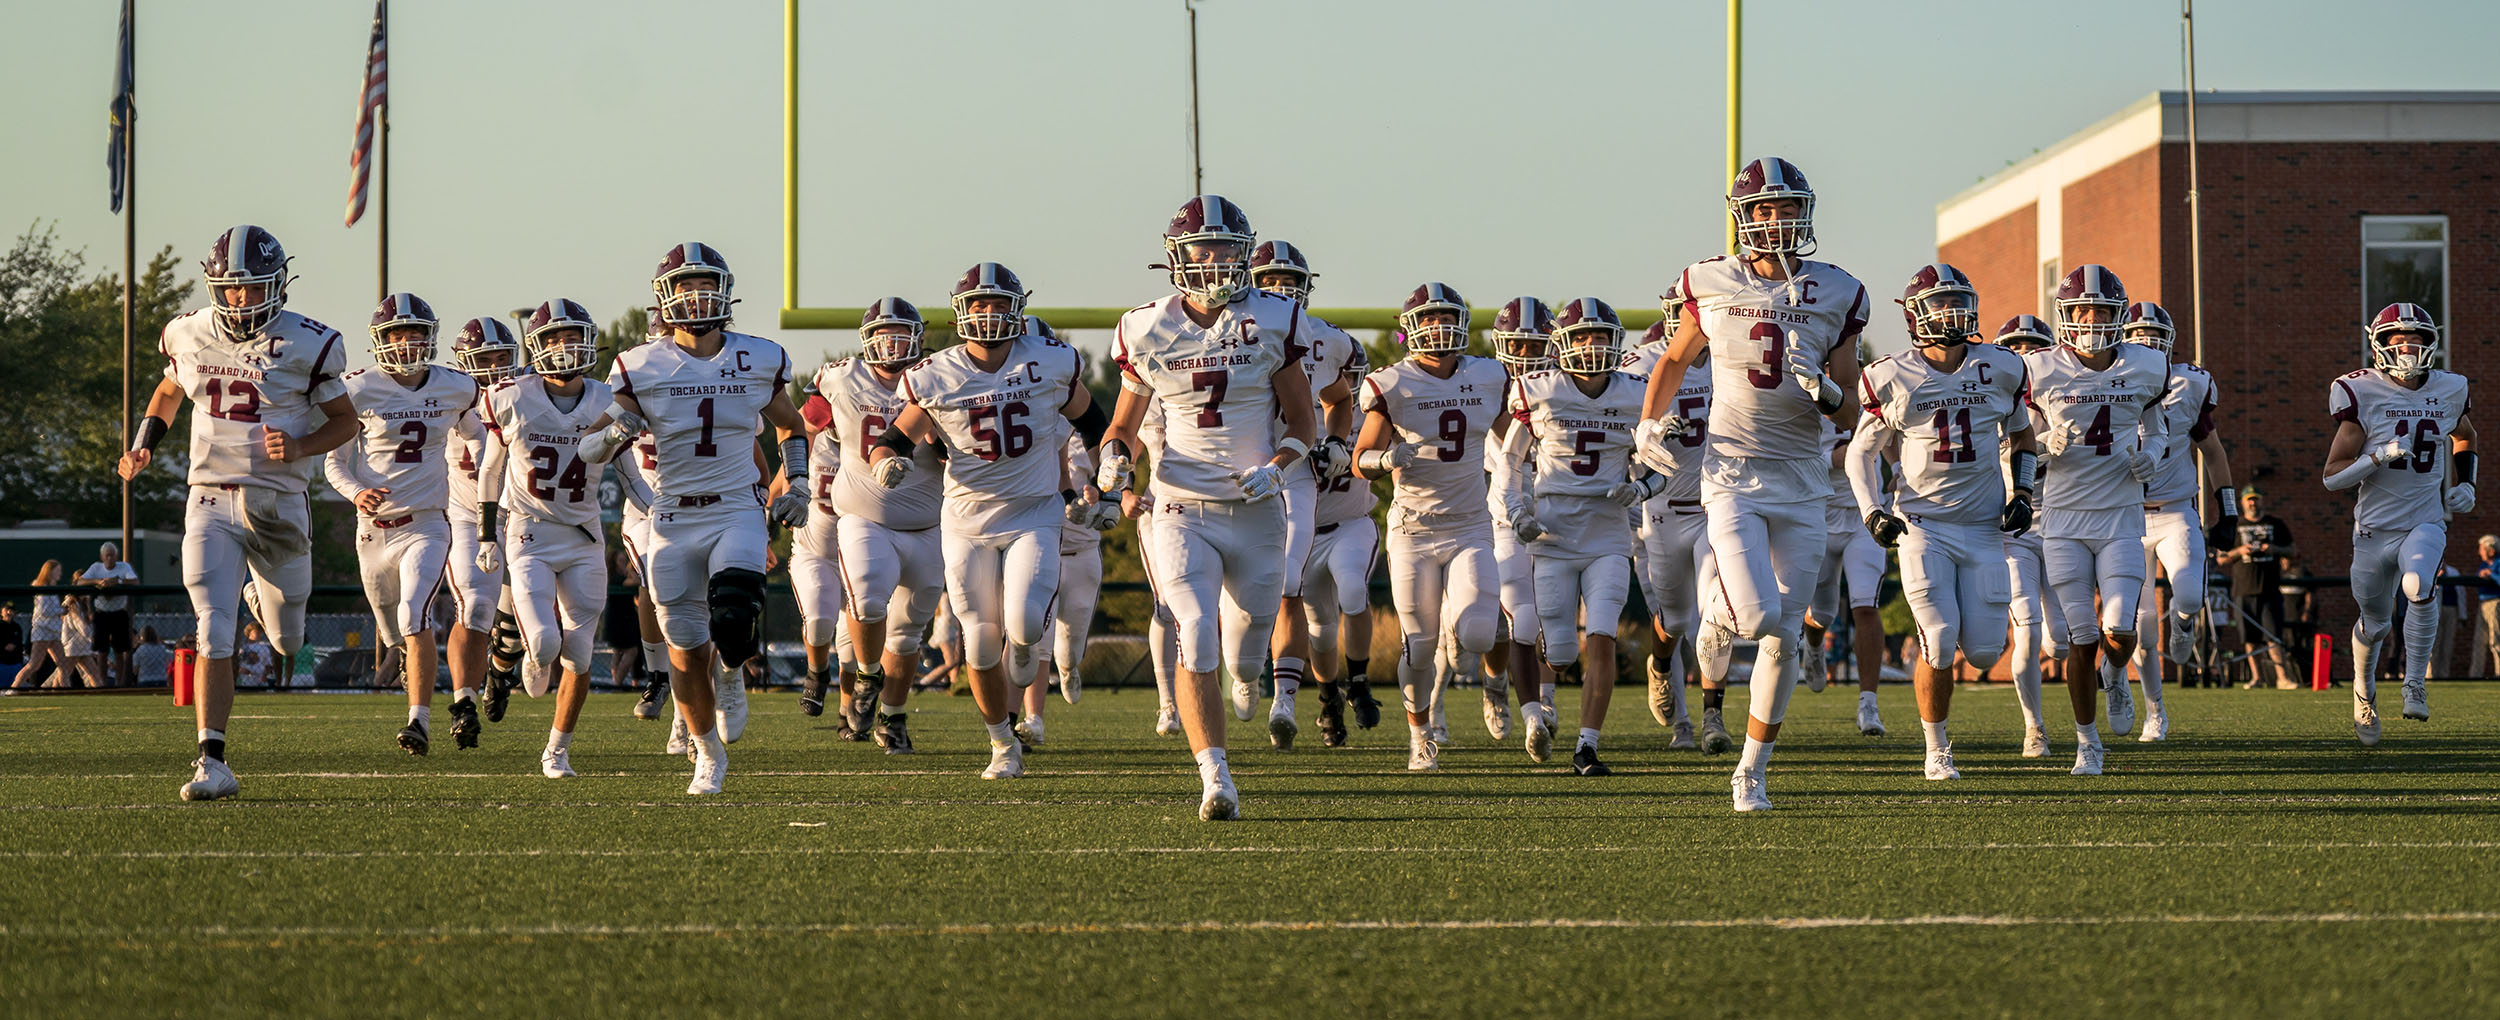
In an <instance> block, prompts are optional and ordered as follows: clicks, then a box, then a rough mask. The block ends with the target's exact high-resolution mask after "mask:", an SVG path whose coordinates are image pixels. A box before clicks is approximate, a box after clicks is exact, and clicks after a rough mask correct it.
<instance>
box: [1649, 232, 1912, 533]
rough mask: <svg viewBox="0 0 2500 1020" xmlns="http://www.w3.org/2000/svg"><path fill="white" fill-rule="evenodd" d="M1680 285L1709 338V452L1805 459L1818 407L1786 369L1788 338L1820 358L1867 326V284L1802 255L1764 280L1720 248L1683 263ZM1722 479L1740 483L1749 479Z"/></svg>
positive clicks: (1689, 311) (1814, 437)
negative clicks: (1784, 274)
mask: <svg viewBox="0 0 2500 1020" xmlns="http://www.w3.org/2000/svg"><path fill="white" fill-rule="evenodd" d="M1683 287H1684V315H1685V316H1686V317H1687V318H1696V317H1697V321H1699V322H1700V323H1701V330H1702V333H1703V335H1705V336H1707V337H1709V338H1710V365H1711V369H1710V373H1711V380H1710V381H1711V383H1712V387H1713V389H1712V394H1713V396H1712V401H1711V405H1710V431H1709V438H1708V449H1709V451H1710V452H1711V454H1712V455H1714V456H1717V457H1722V458H1725V457H1761V458H1768V459H1772V460H1799V459H1808V458H1810V457H1811V456H1812V454H1810V453H1809V452H1808V451H1811V450H1814V449H1815V448H1816V444H1817V442H1818V437H1819V436H1820V435H1821V431H1822V430H1821V427H1820V426H1818V425H1816V424H1815V420H1816V419H1818V418H1820V417H1822V413H1821V412H1820V411H1818V410H1816V409H1815V406H1814V398H1813V397H1811V396H1808V395H1807V394H1806V391H1805V388H1804V387H1802V386H1800V385H1798V383H1797V380H1796V378H1795V377H1793V376H1791V375H1789V374H1788V367H1787V365H1788V353H1789V346H1790V343H1791V340H1790V338H1791V337H1792V336H1793V337H1794V338H1795V340H1794V342H1795V344H1796V346H1797V347H1799V348H1800V349H1802V350H1804V351H1805V353H1806V355H1807V357H1808V358H1809V359H1810V360H1812V361H1813V362H1814V363H1815V364H1818V365H1820V364H1823V363H1824V361H1825V360H1826V359H1828V358H1830V357H1831V354H1832V350H1833V349H1834V348H1836V347H1838V346H1840V341H1841V340H1842V339H1843V338H1846V337H1848V336H1851V335H1853V334H1855V333H1857V332H1858V331H1859V330H1861V329H1863V328H1865V326H1866V315H1867V298H1866V287H1865V286H1863V285H1861V284H1860V283H1858V279H1857V277H1854V276H1851V275H1849V274H1848V273H1847V272H1844V271H1842V270H1841V268H1840V267H1838V266H1835V265H1832V264H1830V263H1827V262H1816V261H1813V260H1810V259H1809V260H1803V261H1800V262H1799V263H1798V264H1797V270H1796V274H1795V276H1794V277H1793V278H1791V279H1787V280H1770V279H1764V278H1763V277H1761V276H1759V275H1756V274H1755V273H1754V272H1753V270H1751V269H1748V268H1746V267H1745V264H1744V263H1743V262H1740V261H1738V260H1737V259H1734V258H1731V257H1729V256H1725V255H1721V256H1717V257H1715V258H1709V259H1704V260H1702V261H1700V262H1696V263H1694V264H1693V265H1691V266H1690V267H1687V268H1686V269H1685V270H1684V284H1683ZM1722 481H1723V483H1725V482H1733V483H1734V485H1733V486H1732V487H1735V488H1737V490H1738V491H1744V489H1743V488H1742V487H1743V486H1744V485H1745V484H1747V483H1745V482H1744V481H1743V480H1742V479H1723V480H1722ZM1770 484H1778V483H1777V482H1772V483H1770ZM1815 495H1816V496H1818V497H1819V496H1821V495H1822V494H1821V493H1815Z"/></svg>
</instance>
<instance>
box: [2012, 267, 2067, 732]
mask: <svg viewBox="0 0 2500 1020" xmlns="http://www.w3.org/2000/svg"><path fill="white" fill-rule="evenodd" d="M1996 343H1997V346H1999V347H2003V348H2005V349H2006V350H2009V351H2012V352H2014V353H2015V354H2017V355H2025V354H2030V353H2032V352H2034V351H2045V350H2048V349H2049V348H2050V347H2052V346H2054V345H2055V344H2056V343H2057V338H2056V336H2055V335H2054V333H2052V331H2051V330H2050V329H2049V324H2048V323H2045V322H2042V321H2040V317H2039V316H2036V315H2017V316H2014V317H2013V318H2010V319H2007V320H2005V324H2004V325H2002V326H1999V327H1997V333H1996ZM2032 438H2033V440H2034V441H2035V442H2036V441H2037V440H2038V438H2039V437H2038V436H2037V435H2034V436H2033V437H2032ZM2013 457H2014V447H2012V446H2010V445H2009V446H2006V447H2004V456H2003V457H2002V458H2000V460H2001V461H2002V463H2001V464H2000V465H1999V470H2000V472H2001V473H2002V475H2003V477H2004V479H2005V483H2006V486H2005V487H2006V488H2008V489H2011V488H2013V487H2014V486H2013V471H2014V462H2013ZM2033 467H2034V470H2035V473H2034V475H2033V483H2034V484H2035V485H2036V484H2038V478H2039V476H2038V474H2037V473H2036V471H2037V467H2038V465H2037V463H2036V462H2035V464H2034V465H2033ZM2034 509H2035V510H2036V509H2037V505H2036V503H2035V506H2034ZM2044 555H2045V554H2044V552H2043V547H2042V545H2041V541H2040V529H2039V528H2036V527H2035V528H2031V529H2028V530H2025V531H2021V532H2017V533H2013V534H2009V535H2007V536H2005V559H2006V564H2007V570H2006V575H2007V579H2008V580H2009V581H2010V582H2012V591H2013V605H2012V606H2011V608H2010V615H2011V616H2012V617H2013V628H2012V629H2013V633H2012V638H2011V641H2012V647H2011V648H2010V649H2009V652H2010V654H2011V655H2012V656H2013V662H2012V664H2011V666H2010V667H2009V668H2010V669H2011V670H2012V672H2013V674H2014V700H2015V701H2017V702H2019V703H2020V704H2021V706H2022V711H2023V752H2022V753H2023V757H2025V758H2040V757H2046V756H2047V755H2048V753H2049V732H2048V725H2047V722H2046V720H2045V719H2044V718H2043V716H2042V715H2041V707H2040V653H2041V651H2042V650H2043V649H2046V651H2047V652H2048V656H2049V658H2050V659H2051V660H2053V661H2060V662H2062V661H2064V660H2065V658H2066V619H2065V617H2063V616H2060V615H2058V614H2057V613H2055V612H2052V611H2051V610H2050V605H2049V597H2048V591H2049V587H2048V568H2047V565H2046V563H2045V560H2044Z"/></svg>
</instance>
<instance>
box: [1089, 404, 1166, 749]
mask: <svg viewBox="0 0 2500 1020" xmlns="http://www.w3.org/2000/svg"><path fill="white" fill-rule="evenodd" d="M1137 444H1138V448H1139V449H1142V450H1144V451H1145V453H1146V459H1147V460H1149V461H1157V460H1161V459H1163V402H1162V401H1159V400H1151V399H1150V400H1148V401H1146V415H1145V417H1144V418H1142V419H1140V420H1139V421H1138V423H1137ZM1095 471H1096V473H1097V474H1098V475H1099V473H1100V471H1101V468H1100V467H1099V466H1097V467H1096V468H1095ZM1120 509H1121V512H1122V514H1123V515H1124V516H1126V517H1128V518H1129V519H1130V520H1133V521H1136V522H1137V560H1138V563H1139V565H1141V566H1143V567H1145V568H1146V589H1147V592H1148V593H1149V597H1150V599H1151V601H1152V602H1153V603H1154V611H1153V612H1152V613H1150V614H1148V615H1147V618H1146V650H1147V656H1148V658H1149V659H1151V660H1152V662H1153V665H1154V675H1155V734H1156V735H1157V736H1165V737H1169V736H1173V735H1175V734H1178V733H1180V732H1181V710H1180V702H1179V695H1178V693H1177V692H1176V689H1175V687H1174V685H1175V683H1176V682H1177V681H1176V679H1175V677H1176V674H1177V672H1178V670H1179V669H1180V656H1181V645H1180V630H1179V627H1178V626H1177V625H1176V623H1175V621H1174V620H1173V618H1172V606H1171V604H1170V603H1167V602H1165V601H1164V600H1163V589H1161V588H1160V587H1157V586H1156V584H1155V576H1156V575H1155V560H1154V557H1155V553H1154V550H1155V543H1154V528H1155V525H1156V524H1157V523H1158V522H1160V521H1161V520H1162V519H1163V518H1161V517H1158V516H1156V515H1155V513H1154V501H1153V500H1151V499H1147V498H1146V497H1145V496H1144V495H1143V494H1141V493H1137V492H1123V493H1121V494H1120Z"/></svg>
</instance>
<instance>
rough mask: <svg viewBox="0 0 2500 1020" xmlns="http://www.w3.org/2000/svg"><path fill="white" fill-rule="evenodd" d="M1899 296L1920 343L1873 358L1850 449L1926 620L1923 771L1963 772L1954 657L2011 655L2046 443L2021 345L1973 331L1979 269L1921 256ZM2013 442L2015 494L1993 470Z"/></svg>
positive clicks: (1872, 515) (1875, 530) (1867, 502)
mask: <svg viewBox="0 0 2500 1020" xmlns="http://www.w3.org/2000/svg"><path fill="white" fill-rule="evenodd" d="M1901 308H1902V315H1903V316H1904V317H1905V318H1906V319H1908V320H1909V327H1910V343H1911V345H1912V348H1911V349H1910V350H1908V351H1904V352H1902V353H1899V354H1893V355H1889V356H1887V357H1884V358H1881V359H1878V360H1877V361H1876V362H1875V363H1874V364H1873V365H1870V366H1868V367H1867V370H1866V373H1865V375H1864V382H1863V384H1862V386H1861V390H1862V391H1863V392H1864V394H1865V398H1864V399H1865V405H1866V406H1865V412H1866V413H1864V414H1863V415H1860V416H1859V418H1858V431H1857V434H1856V435H1855V436H1853V437H1851V439H1850V442H1849V448H1848V463H1849V487H1850V489H1851V490H1852V496H1853V498H1854V500H1855V501H1856V503H1857V505H1859V506H1863V507H1865V508H1866V513H1865V518H1864V519H1865V523H1864V524H1863V525H1862V527H1863V528H1864V529H1865V532H1866V534H1867V535H1868V536H1869V537H1870V538H1871V539H1872V540H1874V541H1876V542H1878V543H1881V545H1882V546H1885V547H1889V546H1891V545H1893V544H1894V543H1896V542H1897V543H1899V545H1900V548H1901V587H1902V593H1903V596H1904V597H1905V598H1906V599H1907V600H1908V601H1909V604H1910V613H1911V615H1912V616H1914V617H1916V618H1917V620H1918V663H1917V674H1916V675H1915V676H1913V677H1912V678H1911V680H1912V682H1913V683H1914V684H1915V685H1916V691H1917V697H1918V717H1919V722H1920V724H1921V726H1922V727H1923V728H1924V729H1925V731H1926V736H1927V769H1926V771H1927V778H1928V779H1931V780H1947V779H1960V778H1961V777H1962V773H1961V772H1960V770H1958V769H1957V768H1955V767H1954V763H1953V741H1952V740H1951V738H1950V737H1949V736H1948V735H1947V733H1946V731H1945V722H1946V719H1947V717H1948V715H1949V714H1950V711H1951V708H1952V701H1953V682H1954V676H1953V668H1954V666H1953V663H1954V655H1955V653H1956V652H1957V651H1958V652H1959V653H1960V654H1961V656H1962V657H1963V658H1965V659H1968V660H1969V661H1970V664H1971V665H1972V666H1974V667H1977V668H1978V669H1979V670H1980V671H1981V672H1983V673H1984V672H1986V671H1987V670H1988V668H1989V667H1991V666H1994V665H1996V661H1997V657H1998V656H1999V655H2002V654H2004V653H2005V621H2006V604H2007V602H2008V601H2010V599H2011V597H2012V595H2011V592H2012V588H2011V583H2010V581H2011V579H2010V578H2009V577H2008V575H2007V574H2006V571H2005V539H2004V536H2005V535H2006V534H2008V533H2014V534H2019V533H2021V532H2023V531H2026V530H2029V529H2030V527H2031V509H2032V508H2031V488H2032V479H2033V478H2034V477H2035V475H2036V473H2037V469H2038V466H2039V462H2038V454H2037V453H2035V452H2034V451H2033V449H2032V436H2031V420H2030V418H2029V417H2028V415H2027V414H2026V413H2025V412H2024V410H2023V394H2024V392H2025V389H2026V386H2025V376H2024V367H2023V359H2022V356H2021V355H2018V354H2015V353H2014V352H2012V351H2009V350H2006V349H2004V348H2002V347H1997V346H1994V345H1990V344H1973V343H1972V342H1971V340H1972V339H1973V338H1974V337H1976V336H1978V335H1979V291H1978V289H1977V288H1975V287H1973V286H1972V285H1971V282H1970V278H1969V277H1967V276H1964V275H1962V271H1961V270H1958V269H1955V268H1954V267H1952V266H1949V265H1945V264H1943V263H1937V264H1934V265H1929V266H1925V267H1922V268H1920V269H1919V271H1918V272H1917V273H1916V274H1913V275H1912V276H1911V277H1910V282H1909V285H1908V286H1907V287H1905V288H1903V290H1902V295H1901ZM1894 444H1898V448H1899V451H1900V454H1899V466H1898V470H1897V472H1896V473H1895V474H1894V476H1893V484H1892V487H1891V491H1890V492H1889V493H1887V492H1886V491H1885V487H1884V484H1883V477H1882V460H1883V455H1884V450H1885V449H1886V448H1887V447H1891V446H1893V445H1894ZM2007 447H2010V448H2011V450H2012V454H2011V456H2012V457H2013V461H2014V485H2013V491H2012V493H2011V494H2008V492H2007V491H2006V487H2005V484H2004V482H2003V480H2002V479H2000V478H1999V477H1998V474H1997V455H1998V452H1999V450H2000V449H2001V448H2007ZM1887 496H1889V497H1890V498H1886V497H1887ZM1860 697H1861V703H1863V700H1864V696H1863V695H1861V696H1860ZM1859 714H1860V715H1861V716H1863V715H1864V714H1865V709H1864V708H1863V707H1861V708H1860V710H1859Z"/></svg>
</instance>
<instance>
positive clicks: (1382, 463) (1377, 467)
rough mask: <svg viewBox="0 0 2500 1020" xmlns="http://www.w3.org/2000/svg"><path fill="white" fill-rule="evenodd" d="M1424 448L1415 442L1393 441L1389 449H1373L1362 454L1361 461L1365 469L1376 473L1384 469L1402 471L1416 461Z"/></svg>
mask: <svg viewBox="0 0 2500 1020" xmlns="http://www.w3.org/2000/svg"><path fill="white" fill-rule="evenodd" d="M1422 449H1423V448H1422V447H1419V446H1416V445H1415V444H1413V443H1391V444H1389V446H1388V448H1387V449H1381V450H1372V451H1369V452H1366V453H1364V454H1362V455H1361V457H1360V463H1361V465H1362V468H1363V470H1364V471H1367V472H1371V473H1375V474H1377V473H1379V472H1382V471H1402V470H1404V469H1405V468H1406V466H1407V465H1409V464H1412V463H1415V458H1416V456H1417V455H1418V454H1419V453H1420V452H1421V451H1422Z"/></svg>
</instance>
